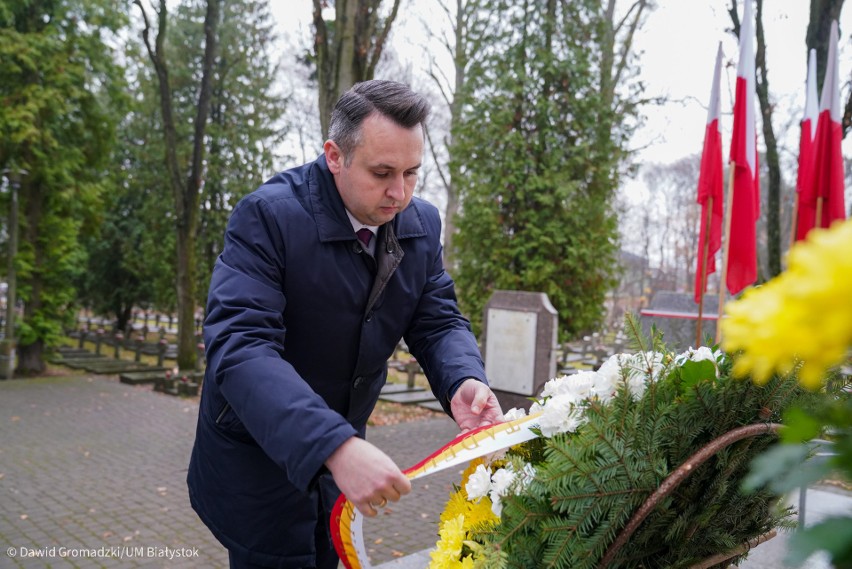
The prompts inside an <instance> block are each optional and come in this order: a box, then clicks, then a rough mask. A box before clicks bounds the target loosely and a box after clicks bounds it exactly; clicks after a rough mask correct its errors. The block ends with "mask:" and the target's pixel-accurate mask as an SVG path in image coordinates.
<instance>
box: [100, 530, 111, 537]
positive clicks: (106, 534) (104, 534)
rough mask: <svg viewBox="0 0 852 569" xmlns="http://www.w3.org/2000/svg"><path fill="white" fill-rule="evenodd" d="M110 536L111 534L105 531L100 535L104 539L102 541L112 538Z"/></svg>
mask: <svg viewBox="0 0 852 569" xmlns="http://www.w3.org/2000/svg"><path fill="white" fill-rule="evenodd" d="M112 536H113V533H112V532H111V531H105V532H104V533H102V534H101V537H102V538H104V539H107V538H108V537H112Z"/></svg>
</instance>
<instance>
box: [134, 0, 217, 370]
mask: <svg viewBox="0 0 852 569" xmlns="http://www.w3.org/2000/svg"><path fill="white" fill-rule="evenodd" d="M134 3H135V4H136V5H137V6H139V9H140V10H141V11H142V17H143V20H144V28H143V31H142V37H143V39H144V41H145V47H146V48H147V50H148V55H149V56H150V58H151V62H152V64H153V65H154V69H155V71H156V73H157V79H158V84H159V89H160V110H161V114H162V120H163V135H164V139H165V146H166V156H165V161H166V167H167V169H168V172H169V178H170V183H171V187H172V193H173V195H174V202H175V228H176V233H177V252H176V257H177V283H176V288H177V311H178V358H177V364H178V367H179V368H180V369H181V370H194V369H195V362H196V358H197V351H196V343H197V342H196V339H195V308H196V306H195V297H196V294H195V293H196V288H195V287H196V278H195V270H196V259H195V257H196V254H195V241H196V230H197V228H198V203H199V196H200V193H201V185H202V179H203V175H204V152H205V144H204V135H205V132H206V128H207V118H208V116H209V113H210V100H211V96H212V84H213V69H214V63H215V60H216V48H217V43H218V35H217V34H218V26H219V20H220V11H221V0H207V10H206V13H205V16H204V37H205V45H204V60H203V65H202V70H201V71H202V75H201V85H200V86H199V92H198V104H197V107H196V115H195V121H194V131H193V139H192V161H191V163H190V164H189V165H188V166H189V167H188V175H187V177H186V178H185V179H184V177H183V176H182V174H181V168H180V165H179V162H178V148H177V146H178V144H177V134H176V132H177V131H176V129H175V119H174V111H173V109H172V94H171V87H170V85H169V71H168V62H167V61H166V56H165V53H164V49H163V47H164V42H165V37H166V29H167V23H168V22H167V18H168V11H167V6H166V0H160V8H159V13H158V16H159V17H158V28H157V37H156V42H155V45H154V46H152V45H151V42H150V38H149V31H150V25H149V22H148V16H147V13H146V11H145V8H144V7H143V6H142V3H141V0H134Z"/></svg>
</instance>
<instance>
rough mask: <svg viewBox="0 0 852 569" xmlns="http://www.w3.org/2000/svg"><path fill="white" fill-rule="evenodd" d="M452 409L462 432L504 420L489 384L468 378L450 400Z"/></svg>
mask: <svg viewBox="0 0 852 569" xmlns="http://www.w3.org/2000/svg"><path fill="white" fill-rule="evenodd" d="M450 410H451V411H452V412H453V418H454V419H455V420H456V423H457V424H458V426H459V428H460V429H461V432H462V433H466V432H468V431H470V430H473V429H476V428H478V427H483V426H486V425H494V424H496V423H499V422H500V421H502V420H503V410H502V409H500V403H499V402H498V401H497V396H496V395H494V392H493V391H491V389H489V387H488V386H487V385H485V384H484V383H482V382H481V381H477V380H475V379H473V378H471V379H466V380H465V382H464V383H462V384H461V387H459V388H458V391H456V394H455V395H453V399H452V400H451V401H450Z"/></svg>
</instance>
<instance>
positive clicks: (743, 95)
mask: <svg viewBox="0 0 852 569" xmlns="http://www.w3.org/2000/svg"><path fill="white" fill-rule="evenodd" d="M744 4H745V10H744V13H743V20H742V26H741V27H740V60H739V64H738V65H737V91H736V99H735V100H734V129H733V134H732V139H731V155H730V161H731V162H732V163H733V165H734V184H733V188H732V192H733V196H732V200H731V211H730V213H729V215H730V216H731V219H730V233H729V234H728V245H727V247H728V253H727V259H728V263H727V267H726V272H727V277H726V279H725V280H726V283H727V285H728V291H729V292H730V293H731V294H737V293H738V292H740V291H741V290H742V289H744V288H745V287H747V286H748V285H750V284H753V283H754V282H755V281H756V280H757V233H756V232H757V229H756V227H757V218H758V217H759V216H760V173H759V172H758V167H757V166H758V164H757V134H756V132H755V126H754V124H755V107H754V99H755V84H754V83H755V73H754V15H753V10H752V0H746V1H745V2H744Z"/></svg>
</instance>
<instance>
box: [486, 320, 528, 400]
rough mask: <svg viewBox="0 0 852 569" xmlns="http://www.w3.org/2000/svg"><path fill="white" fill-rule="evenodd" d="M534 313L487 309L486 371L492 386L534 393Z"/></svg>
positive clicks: (513, 391) (521, 392) (511, 391)
mask: <svg viewBox="0 0 852 569" xmlns="http://www.w3.org/2000/svg"><path fill="white" fill-rule="evenodd" d="M537 326H538V315H537V314H536V313H535V312H521V311H518V310H504V309H499V308H492V309H490V310H489V311H488V331H489V334H488V337H487V338H486V345H485V351H486V353H487V354H488V355H489V357H488V358H487V359H486V362H485V374H486V375H487V376H488V379H489V381H490V382H491V387H492V388H493V389H499V390H502V391H508V392H510V393H517V394H519V395H535V391H534V387H535V381H534V379H535V349H536V329H537Z"/></svg>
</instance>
